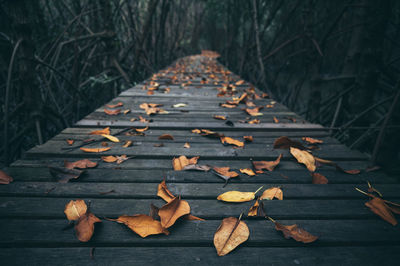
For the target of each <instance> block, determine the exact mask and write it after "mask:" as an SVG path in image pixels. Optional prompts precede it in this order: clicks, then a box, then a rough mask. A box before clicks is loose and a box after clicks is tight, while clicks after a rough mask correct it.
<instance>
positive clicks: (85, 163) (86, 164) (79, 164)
mask: <svg viewBox="0 0 400 266" xmlns="http://www.w3.org/2000/svg"><path fill="white" fill-rule="evenodd" d="M96 166H97V163H96V162H92V161H90V160H88V159H83V160H79V161H75V162H68V161H64V167H65V168H69V169H73V168H80V169H85V168H93V167H96Z"/></svg>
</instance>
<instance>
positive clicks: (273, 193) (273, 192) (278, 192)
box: [260, 187, 283, 200]
mask: <svg viewBox="0 0 400 266" xmlns="http://www.w3.org/2000/svg"><path fill="white" fill-rule="evenodd" d="M274 198H277V199H278V200H283V192H282V189H281V188H279V187H271V188H268V189H266V190H265V191H264V192H263V193H262V195H261V197H260V200H264V199H266V200H273V199H274Z"/></svg>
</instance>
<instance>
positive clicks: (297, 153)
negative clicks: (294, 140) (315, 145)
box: [290, 147, 316, 172]
mask: <svg viewBox="0 0 400 266" xmlns="http://www.w3.org/2000/svg"><path fill="white" fill-rule="evenodd" d="M290 153H291V154H292V155H293V156H294V157H295V158H296V160H297V161H298V162H299V163H302V164H304V165H305V166H306V167H307V169H308V171H310V172H314V171H315V169H316V166H315V159H314V156H312V155H311V154H310V153H309V152H308V151H302V150H299V149H297V148H293V147H290Z"/></svg>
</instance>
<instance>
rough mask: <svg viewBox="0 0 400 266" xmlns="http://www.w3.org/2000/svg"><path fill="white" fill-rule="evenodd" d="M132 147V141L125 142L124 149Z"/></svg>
mask: <svg viewBox="0 0 400 266" xmlns="http://www.w3.org/2000/svg"><path fill="white" fill-rule="evenodd" d="M130 146H132V140H127V141H125V143H124V145H122V147H124V148H128V147H130Z"/></svg>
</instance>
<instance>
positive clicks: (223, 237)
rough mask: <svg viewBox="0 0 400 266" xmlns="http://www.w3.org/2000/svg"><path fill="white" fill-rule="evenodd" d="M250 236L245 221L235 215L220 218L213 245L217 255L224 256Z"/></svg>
mask: <svg viewBox="0 0 400 266" xmlns="http://www.w3.org/2000/svg"><path fill="white" fill-rule="evenodd" d="M249 236H250V231H249V228H248V227H247V225H246V223H245V222H243V221H240V220H239V219H237V218H235V217H228V218H225V219H223V220H222V222H221V224H220V226H219V227H218V229H217V231H216V232H215V234H214V246H215V249H216V250H217V254H218V256H225V255H226V254H228V253H229V252H231V251H232V250H234V249H235V248H236V247H237V246H239V245H240V244H242V243H243V242H245V241H246V240H247V239H248V238H249Z"/></svg>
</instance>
